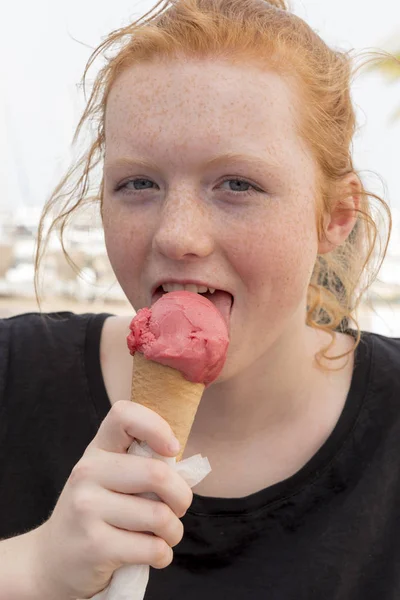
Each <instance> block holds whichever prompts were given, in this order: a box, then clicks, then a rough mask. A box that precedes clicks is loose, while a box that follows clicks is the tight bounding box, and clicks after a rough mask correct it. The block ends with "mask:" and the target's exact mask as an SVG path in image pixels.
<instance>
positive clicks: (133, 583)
mask: <svg viewBox="0 0 400 600" xmlns="http://www.w3.org/2000/svg"><path fill="white" fill-rule="evenodd" d="M128 454H134V455H136V456H143V457H145V458H151V457H153V458H158V459H159V460H162V461H163V462H166V463H167V464H168V465H170V466H171V467H172V468H174V469H175V470H176V471H177V472H178V473H179V474H180V475H181V477H183V479H184V480H185V481H186V482H187V483H188V485H189V486H190V487H194V486H195V485H197V484H198V483H200V481H202V480H203V479H204V477H206V475H208V474H209V473H210V471H211V466H210V463H209V462H208V459H207V458H203V457H202V456H201V455H200V454H196V455H195V456H191V457H190V458H185V459H184V460H181V461H178V462H176V459H175V458H168V457H165V456H161V455H160V454H157V453H156V452H153V450H152V449H151V448H150V447H149V446H148V445H147V444H146V443H145V442H141V443H139V442H136V441H135V442H133V444H132V445H131V446H130V448H129V450H128ZM138 495H140V496H142V497H143V498H149V499H150V500H159V498H158V496H156V494H154V493H152V492H150V493H145V494H138ZM167 568H168V567H167ZM149 573H150V567H149V566H148V565H124V566H123V567H121V568H120V569H117V570H116V571H115V572H114V574H113V576H112V579H111V581H110V584H109V586H108V587H107V588H105V589H104V590H103V591H102V592H99V593H98V594H96V595H95V596H93V598H92V599H91V600H143V598H144V595H145V593H146V587H147V583H148V581H149Z"/></svg>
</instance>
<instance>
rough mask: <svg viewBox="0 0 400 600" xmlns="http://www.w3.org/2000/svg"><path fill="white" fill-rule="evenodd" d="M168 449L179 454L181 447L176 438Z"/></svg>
mask: <svg viewBox="0 0 400 600" xmlns="http://www.w3.org/2000/svg"><path fill="white" fill-rule="evenodd" d="M168 449H169V450H170V451H171V452H173V453H174V454H178V452H179V450H180V449H181V445H180V443H179V441H178V440H177V439H176V437H173V438H172V439H171V441H170V443H169V444H168Z"/></svg>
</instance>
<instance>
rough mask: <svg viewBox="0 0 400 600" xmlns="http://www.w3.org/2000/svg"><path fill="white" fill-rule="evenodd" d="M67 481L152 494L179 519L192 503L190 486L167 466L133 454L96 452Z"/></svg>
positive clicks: (124, 492) (130, 492) (121, 490)
mask: <svg viewBox="0 0 400 600" xmlns="http://www.w3.org/2000/svg"><path fill="white" fill-rule="evenodd" d="M99 453H100V454H99ZM70 479H71V481H72V482H74V483H75V484H79V482H82V481H92V482H95V483H96V484H97V485H98V486H100V488H105V489H107V490H110V491H113V492H119V493H122V494H141V493H143V492H154V493H155V494H157V496H158V497H159V498H161V500H162V501H163V502H165V503H166V504H168V506H169V507H170V508H171V509H172V510H173V512H174V513H175V514H176V515H177V516H178V517H182V516H183V515H184V514H185V513H186V511H187V509H188V508H189V506H190V505H191V503H192V500H193V492H192V490H191V489H190V487H189V485H188V484H187V483H186V481H185V480H184V479H183V477H182V476H181V475H179V473H177V472H176V471H175V470H174V469H172V468H171V467H170V466H169V465H167V464H166V463H164V462H162V461H160V460H158V459H155V458H144V457H142V456H134V455H132V454H116V453H113V452H105V451H104V450H98V449H96V451H95V452H93V455H92V457H88V458H86V460H81V461H80V462H79V463H78V464H77V465H75V467H74V469H73V473H72V475H71V478H70Z"/></svg>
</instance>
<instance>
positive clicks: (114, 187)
mask: <svg viewBox="0 0 400 600" xmlns="http://www.w3.org/2000/svg"><path fill="white" fill-rule="evenodd" d="M298 102H299V100H298V99H297V97H296V94H295V92H294V90H292V88H291V87H290V86H289V84H287V83H286V82H285V81H284V80H283V79H282V78H281V77H280V76H279V75H277V74H275V73H272V72H263V71H261V70H260V69H258V68H257V67H256V66H254V67H253V66H251V65H249V64H246V65H245V66H240V65H230V64H228V63H226V62H222V61H221V62H219V61H211V60H198V61H195V60H189V61H187V62H183V61H178V60H176V61H169V62H152V63H148V64H139V65H135V66H134V67H131V68H129V69H128V70H126V71H125V72H124V73H123V74H122V75H121V76H120V77H119V78H118V80H117V81H116V82H115V84H114V86H113V88H112V90H111V93H110V96H109V100H108V105H107V111H106V123H105V135H106V150H105V163H104V198H103V219H104V229H105V239H106V245H107V250H108V254H109V257H110V260H111V264H112V266H113V269H114V271H115V273H116V276H117V278H118V280H119V282H120V284H121V286H122V288H123V290H124V292H125V294H126V295H127V297H128V299H129V300H130V302H131V303H132V305H133V306H134V308H135V309H136V310H138V309H139V308H141V307H143V306H148V305H149V304H150V302H151V288H152V286H153V285H154V284H155V282H156V281H157V280H159V279H160V278H161V279H167V280H168V279H173V278H174V277H177V278H186V279H200V280H203V281H205V282H209V283H210V284H213V285H214V287H218V288H221V289H227V290H230V291H231V292H232V293H233V295H234V306H233V311H232V316H231V331H230V337H231V343H230V348H229V353H228V359H227V363H226V367H225V369H224V371H223V373H222V375H221V377H222V378H224V377H223V376H224V374H225V376H229V375H231V374H233V373H235V372H239V371H240V370H241V369H243V368H245V367H246V366H247V365H249V364H251V363H253V362H254V361H255V360H257V359H258V358H260V357H261V356H262V355H263V354H264V353H265V352H266V351H267V350H268V347H269V346H270V345H271V344H272V343H273V342H274V341H275V340H277V339H278V338H279V336H280V335H282V334H283V332H284V331H285V330H287V329H288V327H292V328H293V327H299V326H304V319H305V306H306V293H307V286H308V282H309V279H310V276H311V273H312V269H313V266H314V262H315V258H316V255H317V232H316V225H315V191H314V190H315V180H316V165H315V163H314V161H313V159H312V156H311V154H310V152H309V150H308V149H306V147H305V146H304V145H303V144H302V142H301V139H300V138H299V137H298V135H297V133H296V131H295V120H294V119H295V114H296V111H298V108H297V107H298ZM224 155H225V158H221V156H224ZM235 155H246V157H247V159H245V158H244V157H238V156H235ZM218 157H219V158H218Z"/></svg>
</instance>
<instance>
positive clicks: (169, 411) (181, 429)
mask: <svg viewBox="0 0 400 600" xmlns="http://www.w3.org/2000/svg"><path fill="white" fill-rule="evenodd" d="M204 387H205V386H204V384H203V383H193V382H192V381H188V380H187V379H185V378H184V377H183V375H182V373H180V371H177V370H176V369H171V367H167V366H165V365H161V364H159V363H157V362H154V361H152V360H148V359H147V358H145V357H144V356H143V354H141V353H140V352H135V354H134V356H133V375H132V388H131V400H132V401H133V402H137V403H138V404H142V405H143V406H147V408H151V409H152V410H154V411H155V412H156V413H158V414H159V415H161V417H163V418H164V419H165V420H166V421H167V422H168V423H169V425H170V426H171V428H172V431H173V432H174V434H175V435H176V437H177V438H178V440H179V443H180V445H181V449H180V451H179V454H178V455H177V460H181V458H182V455H183V452H184V450H185V446H186V443H187V440H188V437H189V434H190V430H191V428H192V425H193V421H194V418H195V416H196V412H197V409H198V406H199V404H200V400H201V396H202V394H203V391H204Z"/></svg>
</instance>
